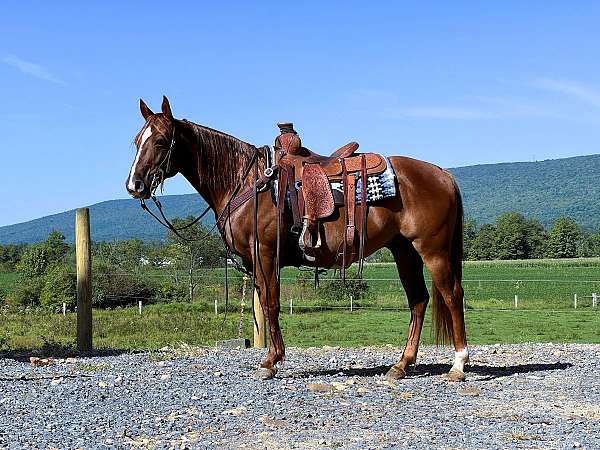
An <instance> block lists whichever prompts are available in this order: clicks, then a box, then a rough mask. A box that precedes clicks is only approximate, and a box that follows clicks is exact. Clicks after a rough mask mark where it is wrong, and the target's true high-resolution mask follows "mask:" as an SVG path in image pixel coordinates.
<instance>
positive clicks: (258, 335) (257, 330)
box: [253, 289, 267, 348]
mask: <svg viewBox="0 0 600 450" xmlns="http://www.w3.org/2000/svg"><path fill="white" fill-rule="evenodd" d="M254 318H255V319H256V322H254V324H253V325H254V347H255V348H265V347H266V346H267V321H266V319H265V315H264V312H263V310H262V306H260V297H259V295H258V291H257V290H256V289H255V290H254ZM257 325H258V327H257Z"/></svg>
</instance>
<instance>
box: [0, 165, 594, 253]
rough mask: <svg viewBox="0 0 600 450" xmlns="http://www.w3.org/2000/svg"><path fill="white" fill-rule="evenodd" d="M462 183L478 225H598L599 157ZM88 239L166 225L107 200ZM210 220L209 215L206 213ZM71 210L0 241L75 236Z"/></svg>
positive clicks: (173, 210)
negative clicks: (569, 220)
mask: <svg viewBox="0 0 600 450" xmlns="http://www.w3.org/2000/svg"><path fill="white" fill-rule="evenodd" d="M450 170H451V172H452V173H454V175H455V176H456V178H457V180H458V183H459V185H460V187H461V190H462V194H463V198H464V204H465V214H466V216H467V217H469V218H473V219H475V220H476V221H477V222H478V223H480V224H481V223H486V222H493V221H494V220H495V219H496V217H497V216H498V215H499V214H501V213H503V212H506V211H517V212H520V213H522V214H523V215H525V216H527V217H534V218H537V219H538V220H540V221H541V222H542V223H543V224H544V225H545V226H547V227H548V226H550V225H552V222H553V221H554V220H555V219H556V218H557V217H559V216H561V215H568V216H571V217H573V218H575V219H576V220H577V222H578V223H580V224H581V225H582V226H584V227H586V228H593V229H596V228H597V227H598V226H599V225H600V175H599V174H600V155H590V156H578V157H575V158H565V159H556V160H547V161H537V162H518V163H503V164H486V165H477V166H467V167H457V168H454V169H450ZM162 201H163V204H164V207H165V210H166V211H167V212H168V214H169V216H170V217H185V216H187V215H190V214H191V215H197V214H198V213H199V212H201V211H202V210H203V209H204V207H205V205H206V204H205V202H204V201H203V200H202V199H201V198H200V196H198V195H196V194H188V195H172V196H165V197H163V200H162ZM90 215H91V219H92V238H93V239H94V240H97V241H101V240H115V239H130V238H139V239H144V240H158V239H162V238H163V237H164V236H165V229H164V228H162V227H161V226H160V225H159V224H158V223H156V222H155V221H154V219H152V218H151V217H150V216H149V215H148V214H146V213H144V211H142V210H141V208H140V206H139V203H138V202H137V201H134V200H127V199H124V200H110V201H106V202H102V203H97V204H95V205H92V206H90ZM207 217H208V219H207V221H208V223H211V224H212V223H214V215H213V214H212V213H209V214H208V215H207ZM74 222H75V211H66V212H63V213H59V214H54V215H51V216H46V217H42V218H39V219H35V220H32V221H29V222H24V223H19V224H15V225H8V226H4V227H0V243H2V244H6V243H18V242H36V241H40V240H43V239H45V238H46V236H47V235H48V233H49V232H50V231H52V230H60V231H61V232H62V233H64V234H65V236H67V239H68V240H69V241H73V238H74Z"/></svg>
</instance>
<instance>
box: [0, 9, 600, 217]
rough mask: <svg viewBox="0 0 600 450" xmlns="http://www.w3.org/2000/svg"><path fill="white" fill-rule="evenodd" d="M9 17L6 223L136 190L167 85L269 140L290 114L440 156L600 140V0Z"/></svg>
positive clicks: (523, 157) (310, 129) (507, 155)
mask: <svg viewBox="0 0 600 450" xmlns="http://www.w3.org/2000/svg"><path fill="white" fill-rule="evenodd" d="M1 21H2V31H0V36H1V39H0V81H1V84H0V93H1V94H2V95H1V97H0V99H1V101H0V133H1V135H2V139H3V142H2V146H1V148H2V150H1V152H2V153H1V154H2V163H1V164H2V166H3V170H2V181H1V182H0V183H1V184H0V186H1V187H2V202H0V225H6V224H10V223H15V222H21V221H25V220H29V219H33V218H36V217H40V216H44V215H47V214H51V213H55V212H60V211H63V210H66V209H71V208H76V207H79V206H85V205H89V204H93V203H96V202H99V201H103V200H109V199H114V198H124V197H126V196H127V195H126V192H125V190H124V180H125V178H126V176H127V173H128V171H129V167H130V165H131V162H132V160H133V158H134V151H135V149H134V147H133V145H132V140H133V136H134V135H135V134H136V133H137V131H138V130H139V129H140V127H141V126H142V123H143V121H142V118H141V116H140V114H139V110H138V99H139V98H140V97H143V98H144V99H145V100H146V101H147V103H148V104H149V105H150V106H151V107H152V108H153V109H155V110H158V109H159V108H160V100H161V97H162V95H163V94H166V95H168V96H169V98H170V100H171V106H172V109H173V112H174V114H175V115H176V116H177V117H185V118H188V119H190V120H192V121H194V122H197V123H201V124H204V125H208V126H211V127H213V128H217V129H220V130H223V131H225V132H228V133H230V134H233V135H234V136H237V137H239V138H241V139H244V140H246V141H248V142H251V143H254V144H257V145H264V144H270V143H272V140H273V137H274V136H275V134H276V127H275V123H276V122H278V121H288V120H289V121H293V122H294V123H295V124H296V128H297V129H298V130H299V131H300V133H301V136H302V138H303V142H304V143H305V145H307V146H308V147H311V148H313V149H315V150H322V151H329V150H332V149H334V147H336V146H338V145H342V144H344V143H346V142H348V141H350V140H357V141H359V142H360V143H361V147H362V148H363V149H364V150H368V151H377V152H381V153H384V154H388V155H393V154H402V155H408V156H412V157H416V158H419V159H424V160H427V161H431V162H434V163H436V164H439V165H442V166H444V167H455V166H463V165H472V164H482V163H493V162H503V161H531V160H533V159H537V160H542V159H549V158H560V157H568V156H575V155H584V154H592V153H599V152H600V149H599V145H598V144H599V142H600V27H599V26H598V23H600V3H598V2H583V1H582V2H551V1H544V2H533V1H532V2H510V1H504V2H430V3H428V4H424V2H410V3H409V2H390V3H386V2H369V4H368V3H367V2H348V1H344V2H327V3H325V2H314V3H309V2H302V3H300V2H299V3H297V4H292V3H290V2H287V3H281V2H172V3H165V2H111V1H106V2H80V1H79V2H72V3H69V2H58V3H56V2H18V3H16V2H12V3H11V4H10V6H6V5H5V6H4V7H3V11H2V19H1ZM575 175H576V174H575ZM184 192H192V189H191V187H189V186H188V185H187V184H186V182H185V180H182V179H181V180H172V181H171V182H170V183H168V184H167V193H173V194H175V193H184Z"/></svg>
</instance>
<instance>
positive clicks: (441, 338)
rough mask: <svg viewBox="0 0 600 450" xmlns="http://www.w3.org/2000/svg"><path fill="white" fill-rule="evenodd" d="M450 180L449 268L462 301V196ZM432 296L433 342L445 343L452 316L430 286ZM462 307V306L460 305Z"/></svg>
mask: <svg viewBox="0 0 600 450" xmlns="http://www.w3.org/2000/svg"><path fill="white" fill-rule="evenodd" d="M449 175H450V176H451V178H452V184H453V185H454V195H455V201H456V219H455V223H454V230H453V232H452V242H451V246H450V254H449V258H450V267H451V270H452V274H451V280H452V290H453V295H454V296H457V297H460V300H461V302H462V300H463V290H462V287H461V282H462V259H463V228H464V208H463V202H462V196H461V195H460V189H459V187H458V184H456V180H455V179H454V177H452V175H451V174H449ZM431 294H432V295H431V296H432V300H433V301H432V305H431V306H432V319H433V328H434V336H435V342H436V343H437V344H439V343H447V342H450V341H451V339H452V315H451V314H450V309H448V306H447V305H446V302H445V301H444V298H443V296H442V294H441V292H440V291H439V289H438V288H437V287H436V286H435V284H432V286H431ZM461 307H462V304H461Z"/></svg>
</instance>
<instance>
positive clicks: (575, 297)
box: [573, 294, 577, 309]
mask: <svg viewBox="0 0 600 450" xmlns="http://www.w3.org/2000/svg"><path fill="white" fill-rule="evenodd" d="M573 308H574V309H577V294H573Z"/></svg>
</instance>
